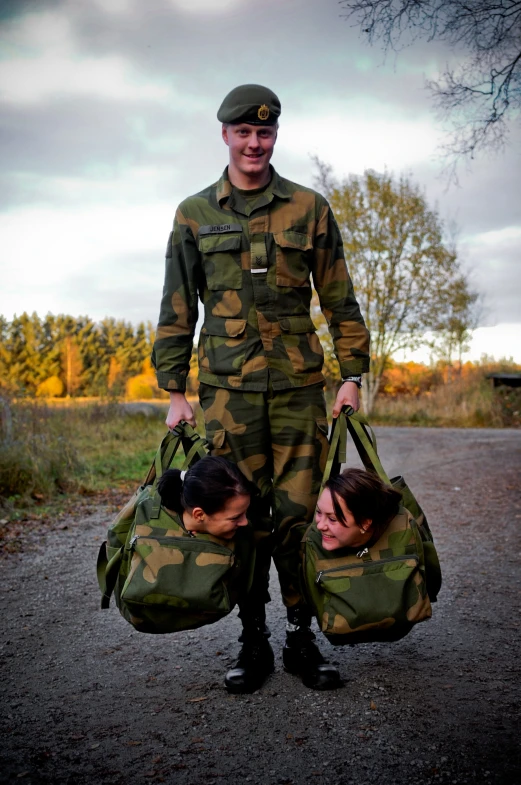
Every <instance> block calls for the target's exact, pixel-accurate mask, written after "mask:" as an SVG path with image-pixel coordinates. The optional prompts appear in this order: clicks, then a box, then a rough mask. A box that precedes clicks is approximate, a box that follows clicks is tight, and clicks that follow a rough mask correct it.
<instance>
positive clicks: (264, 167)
mask: <svg viewBox="0 0 521 785" xmlns="http://www.w3.org/2000/svg"><path fill="white" fill-rule="evenodd" d="M222 134H223V139H224V141H225V142H226V144H227V145H228V147H229V150H230V166H229V175H230V179H231V181H232V182H233V183H234V184H236V185H237V186H238V187H242V185H246V184H245V183H243V184H241V182H240V181H241V179H242V178H243V177H244V178H246V180H247V181H251V180H252V179H253V181H254V183H253V185H252V184H251V183H248V185H249V187H250V188H251V187H256V183H255V181H259V185H262V184H263V182H264V181H266V177H267V175H268V169H269V162H270V159H271V156H272V155H273V148H274V146H275V142H276V140H277V129H276V127H275V126H272V125H266V126H264V125H251V124H249V123H239V124H238V125H228V126H226V125H225V126H223V131H222Z"/></svg>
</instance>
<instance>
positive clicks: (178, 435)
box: [144, 420, 208, 485]
mask: <svg viewBox="0 0 521 785" xmlns="http://www.w3.org/2000/svg"><path fill="white" fill-rule="evenodd" d="M180 446H182V447H183V450H184V452H185V460H184V461H183V467H182V468H183V469H187V468H188V467H189V466H191V464H192V463H193V460H194V458H195V457H196V456H197V457H198V458H203V457H204V456H205V455H208V443H207V441H206V439H203V438H202V437H201V436H199V434H198V433H197V431H196V430H195V429H194V428H192V426H191V425H189V423H187V422H185V421H184V420H181V422H179V423H178V424H177V425H176V426H175V428H172V429H171V430H169V431H168V432H167V433H166V434H165V436H164V437H163V439H162V440H161V444H160V445H159V447H158V449H157V452H156V456H155V458H154V460H153V462H152V465H151V467H150V469H149V470H148V474H147V476H146V478H145V482H144V485H151V484H152V483H153V482H154V480H155V479H156V478H157V479H159V477H161V476H162V475H163V472H166V470H167V469H168V468H169V467H170V464H171V463H172V461H173V460H174V456H175V454H176V453H177V451H178V449H179V447H180Z"/></svg>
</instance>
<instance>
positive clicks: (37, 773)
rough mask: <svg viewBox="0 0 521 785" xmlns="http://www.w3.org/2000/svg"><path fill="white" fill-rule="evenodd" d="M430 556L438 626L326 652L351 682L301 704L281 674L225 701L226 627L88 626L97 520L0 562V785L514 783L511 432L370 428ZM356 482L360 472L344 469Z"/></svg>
mask: <svg viewBox="0 0 521 785" xmlns="http://www.w3.org/2000/svg"><path fill="white" fill-rule="evenodd" d="M376 430H377V436H378V442H379V448H380V455H381V457H382V460H383V463H384V466H386V468H387V470H388V471H389V473H390V474H398V473H403V474H404V475H405V477H406V479H407V481H408V483H409V485H410V486H411V487H412V488H413V490H414V491H415V493H416V495H417V497H418V499H419V501H420V503H421V504H422V506H423V508H424V510H425V512H426V514H427V517H428V519H429V522H430V524H431V528H432V529H433V532H434V536H435V539H436V544H437V546H438V550H439V554H440V560H441V564H442V569H443V577H444V584H443V587H442V591H441V594H440V598H439V601H438V603H437V604H436V605H435V606H434V616H433V619H432V620H430V621H429V622H427V623H425V624H421V625H419V626H418V627H417V628H416V629H415V630H413V632H412V633H411V634H410V635H409V636H408V637H407V638H405V639H404V640H402V641H399V642H397V643H394V644H378V645H376V644H374V645H372V644H367V645H363V646H359V647H343V648H333V647H331V646H330V645H329V644H328V643H327V641H326V640H325V639H324V638H322V639H321V640H320V646H321V648H322V650H323V651H324V652H325V653H326V655H327V656H328V657H329V658H330V659H331V660H332V661H334V662H335V663H336V664H337V665H338V667H339V668H340V671H341V673H342V675H343V677H344V678H345V681H346V684H345V687H344V688H343V689H341V690H339V691H336V692H332V693H316V692H313V691H310V690H307V689H306V688H305V687H304V686H303V685H302V684H301V682H300V680H299V679H298V678H297V677H294V676H290V675H289V674H286V673H285V672H284V671H283V669H282V663H281V647H282V643H283V629H284V612H283V607H282V604H281V601H280V596H279V593H278V590H277V588H276V583H275V582H274V583H273V592H272V594H273V601H272V603H271V605H270V607H269V618H268V622H269V624H270V626H271V629H272V631H273V635H272V643H273V644H274V648H275V652H276V664H277V669H276V672H275V673H274V674H273V676H272V677H271V678H270V679H269V680H268V682H267V683H266V684H265V686H264V687H263V688H262V689H261V690H260V691H259V692H257V693H255V694H253V695H249V696H248V695H246V696H242V695H238V696H230V695H228V694H227V693H226V692H225V690H224V688H223V686H222V682H223V675H224V672H225V671H226V669H227V668H228V667H229V666H230V664H231V663H232V661H233V659H234V656H235V654H236V652H237V650H238V644H237V642H236V639H237V636H238V634H239V624H238V619H237V617H236V614H235V613H234V614H232V615H231V616H230V617H228V618H227V619H224V620H223V621H221V622H219V623H218V624H215V625H213V626H211V627H205V628H202V629H200V630H197V631H195V632H185V633H179V634H177V635H170V636H168V635H167V636H150V635H143V634H140V633H137V632H135V631H134V630H133V629H132V628H131V627H130V625H128V624H127V623H126V622H125V621H124V620H123V619H122V618H121V617H120V616H119V614H118V612H117V610H115V609H114V608H111V610H109V611H101V610H99V596H98V588H97V584H96V580H95V569H94V567H95V559H96V554H97V550H98V547H99V544H100V542H101V541H102V539H104V533H105V530H106V527H107V522H108V520H109V519H110V517H111V514H109V513H107V511H106V510H105V509H103V508H99V507H97V508H93V509H92V510H91V511H90V514H89V515H88V516H87V517H85V518H83V519H82V520H79V521H78V520H73V519H71V521H70V523H69V525H68V528H60V529H59V530H57V531H54V532H52V533H49V534H48V535H46V536H44V535H42V539H41V541H40V542H39V543H38V544H37V545H35V544H34V543H33V544H30V545H29V546H28V548H27V549H25V550H24V551H23V552H22V553H21V554H13V555H8V557H7V558H6V559H5V560H4V561H3V562H2V564H1V567H2V582H1V585H2V589H3V591H2V616H3V618H4V624H3V625H2V631H1V653H2V658H3V666H2V712H1V715H2V716H1V720H2V739H3V741H2V746H1V762H2V768H1V773H0V782H2V783H4V782H21V783H35V784H36V783H45V784H46V785H47V784H49V785H50V784H51V783H52V785H61V784H62V783H68V784H69V785H87V784H88V785H98V783H100V784H101V785H109V784H112V785H124V783H125V784H126V783H128V782H130V783H132V785H141V784H142V783H143V784H145V783H155V782H166V783H173V784H175V785H203V783H204V785H221V783H222V785H225V784H227V783H230V784H231V783H233V784H234V785H235V784H236V783H240V784H241V785H242V783H252V785H253V784H255V783H260V784H262V785H304V783H306V785H307V784H308V783H309V784H310V785H350V784H351V783H352V784H353V785H366V783H367V785H369V783H370V784H371V785H374V783H385V785H392V784H393V783H397V784H399V785H409V784H410V785H413V784H415V785H418V783H453V784H457V785H459V784H460V783H472V784H474V783H478V784H479V785H481V783H485V784H486V785H489V784H490V785H493V784H494V783H516V785H517V783H519V782H520V781H521V766H520V754H519V743H518V738H519V730H518V729H519V725H518V720H519V716H518V715H519V705H520V694H519V692H520V689H519V678H518V675H519V647H518V640H519V628H520V612H519V609H520V603H521V597H520V574H519V569H518V567H519V556H520V545H519V534H518V531H519V528H520V526H521V483H520V474H521V472H520V469H521V432H519V431H515V430H457V429H439V430H438V429H424V428H417V429H409V428H378V429H376ZM352 463H356V461H355V460H354V456H353V460H352Z"/></svg>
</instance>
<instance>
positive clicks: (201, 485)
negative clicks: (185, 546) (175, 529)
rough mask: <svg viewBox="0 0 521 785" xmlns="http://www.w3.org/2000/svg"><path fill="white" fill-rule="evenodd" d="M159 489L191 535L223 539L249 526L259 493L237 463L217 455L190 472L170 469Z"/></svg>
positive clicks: (164, 500)
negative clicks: (249, 513) (250, 511)
mask: <svg viewBox="0 0 521 785" xmlns="http://www.w3.org/2000/svg"><path fill="white" fill-rule="evenodd" d="M157 487H158V491H159V495H160V496H161V501H162V503H163V506H164V507H165V508H166V509H167V511H168V512H171V513H172V514H174V515H177V516H179V521H180V522H181V524H182V526H183V528H184V529H185V530H186V531H187V532H188V533H191V534H195V535H197V533H204V534H211V535H213V536H214V537H218V538H220V539H224V540H230V539H231V538H232V537H233V536H234V535H235V533H236V532H237V529H238V528H239V527H241V526H247V525H248V519H247V518H246V512H247V510H248V507H249V506H250V499H251V495H252V494H253V493H255V492H256V490H255V486H254V485H252V483H250V482H249V481H248V480H247V479H246V477H245V476H244V475H243V474H242V472H241V471H240V469H238V468H237V466H235V464H233V463H231V462H230V461H227V460H226V459H225V458H221V457H217V456H213V457H212V456H207V457H206V458H201V460H200V461H198V462H197V463H195V464H194V465H193V466H192V467H191V468H190V469H188V471H187V472H180V471H179V469H168V471H166V472H165V473H164V474H163V475H162V477H161V479H160V480H159V483H158V486H157Z"/></svg>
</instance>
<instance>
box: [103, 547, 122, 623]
mask: <svg viewBox="0 0 521 785" xmlns="http://www.w3.org/2000/svg"><path fill="white" fill-rule="evenodd" d="M124 550H125V547H124V546H123V545H122V546H121V548H120V549H119V550H118V551H116V553H115V554H114V556H113V557H112V559H111V560H110V561H109V560H108V559H107V543H106V542H104V543H103V545H102V546H101V547H100V549H99V553H98V561H97V563H96V574H97V576H98V585H99V587H100V591H101V594H102V597H101V607H102V609H105V608H108V607H109V605H110V598H111V597H112V594H113V592H114V589H115V588H116V582H117V580H118V575H119V568H120V566H121V562H122V560H123V551H124Z"/></svg>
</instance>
